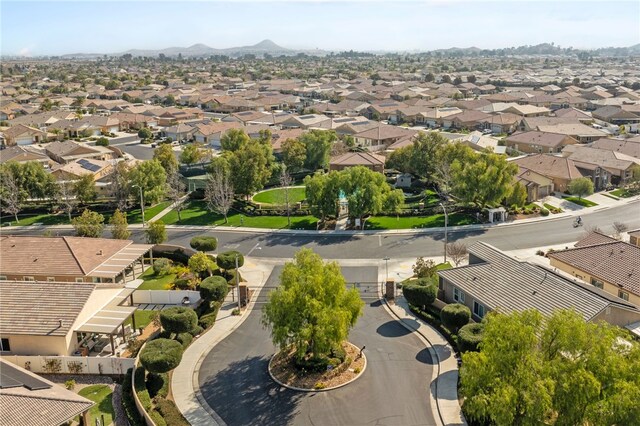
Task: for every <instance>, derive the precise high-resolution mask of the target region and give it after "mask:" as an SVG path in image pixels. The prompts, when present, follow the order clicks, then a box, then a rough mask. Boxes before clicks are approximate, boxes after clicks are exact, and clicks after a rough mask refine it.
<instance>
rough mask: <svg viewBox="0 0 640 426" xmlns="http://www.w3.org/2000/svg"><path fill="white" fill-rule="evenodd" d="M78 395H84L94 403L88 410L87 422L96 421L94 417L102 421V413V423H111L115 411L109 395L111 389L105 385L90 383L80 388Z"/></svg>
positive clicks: (111, 393) (92, 422) (93, 422)
mask: <svg viewBox="0 0 640 426" xmlns="http://www.w3.org/2000/svg"><path fill="white" fill-rule="evenodd" d="M78 395H80V396H84V397H85V398H87V399H90V400H91V401H93V402H95V403H96V404H95V405H94V406H93V407H91V409H90V410H89V424H90V425H93V424H95V423H96V420H95V419H100V421H102V415H104V424H105V425H108V424H111V422H112V421H113V418H114V417H115V413H114V411H113V404H112V402H111V395H113V391H112V390H111V389H110V388H109V386H107V385H92V386H87V387H86V388H83V389H81V390H80V391H79V392H78Z"/></svg>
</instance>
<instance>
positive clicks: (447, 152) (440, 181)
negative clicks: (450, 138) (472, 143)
mask: <svg viewBox="0 0 640 426" xmlns="http://www.w3.org/2000/svg"><path fill="white" fill-rule="evenodd" d="M476 155H477V154H476V153H475V151H474V150H473V149H471V148H470V147H469V146H467V145H465V144H463V143H461V142H449V143H446V144H444V145H441V146H440V147H438V149H437V150H436V158H435V175H434V176H433V181H434V183H436V185H437V188H438V192H439V194H440V196H441V197H442V198H443V199H448V198H449V194H450V193H451V188H452V186H453V174H452V172H451V166H452V165H453V163H454V162H455V161H457V162H458V163H460V164H467V163H469V162H473V161H474V159H475V157H476Z"/></svg>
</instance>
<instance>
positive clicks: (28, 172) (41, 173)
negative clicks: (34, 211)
mask: <svg viewBox="0 0 640 426" xmlns="http://www.w3.org/2000/svg"><path fill="white" fill-rule="evenodd" d="M7 171H9V172H11V174H12V175H13V178H14V179H15V183H16V185H17V186H18V187H19V188H20V190H21V191H22V193H23V194H24V195H26V198H35V199H45V198H50V197H54V196H55V194H56V188H57V185H56V181H55V178H54V177H53V175H51V174H50V173H48V172H47V171H46V170H45V168H44V166H43V165H42V163H40V162H36V161H28V162H25V163H17V162H14V161H9V162H7V163H5V164H3V165H1V166H0V173H5V172H7Z"/></svg>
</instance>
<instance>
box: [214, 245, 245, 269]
mask: <svg viewBox="0 0 640 426" xmlns="http://www.w3.org/2000/svg"><path fill="white" fill-rule="evenodd" d="M236 256H238V268H239V267H241V266H242V265H244V256H242V253H240V252H238V251H235V250H232V251H225V252H224V253H220V254H219V255H218V258H217V259H216V263H217V264H218V266H219V267H220V268H222V269H224V270H229V269H235V267H236Z"/></svg>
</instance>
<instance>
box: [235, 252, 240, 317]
mask: <svg viewBox="0 0 640 426" xmlns="http://www.w3.org/2000/svg"><path fill="white" fill-rule="evenodd" d="M236 288H237V291H238V312H240V309H241V306H240V280H239V278H238V254H236Z"/></svg>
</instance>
